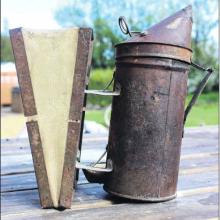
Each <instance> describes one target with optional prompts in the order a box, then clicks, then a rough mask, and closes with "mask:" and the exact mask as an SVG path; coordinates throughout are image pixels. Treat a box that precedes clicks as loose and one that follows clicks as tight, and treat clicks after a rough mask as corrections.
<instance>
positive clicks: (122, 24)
mask: <svg viewBox="0 0 220 220" xmlns="http://www.w3.org/2000/svg"><path fill="white" fill-rule="evenodd" d="M118 24H119V27H120V29H121V31H122V33H124V34H126V35H127V34H128V35H129V36H130V37H131V32H130V30H129V28H128V25H127V23H126V20H125V17H124V16H120V17H119V19H118Z"/></svg>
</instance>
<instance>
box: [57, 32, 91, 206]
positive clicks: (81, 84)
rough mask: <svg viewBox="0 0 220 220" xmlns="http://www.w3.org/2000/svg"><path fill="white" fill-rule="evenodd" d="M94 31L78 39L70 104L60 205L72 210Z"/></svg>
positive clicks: (80, 35) (84, 33)
mask: <svg viewBox="0 0 220 220" xmlns="http://www.w3.org/2000/svg"><path fill="white" fill-rule="evenodd" d="M91 45H92V29H90V28H80V29H79V37H78V47H77V57H76V65H75V74H74V79H73V90H72V97H71V103H70V113H69V123H68V132H67V142H66V151H65V157H64V167H63V176H62V182H61V191H60V199H59V203H60V206H61V207H64V208H70V207H71V202H72V196H73V183H74V178H75V162H76V156H77V150H78V149H79V148H81V147H79V143H80V144H81V141H80V138H81V136H82V133H80V131H81V132H82V130H81V126H82V119H84V118H83V107H84V104H85V93H84V90H85V88H86V86H87V85H86V83H87V77H88V75H89V73H88V72H89V70H90V63H91V60H90V59H91V49H92V46H91Z"/></svg>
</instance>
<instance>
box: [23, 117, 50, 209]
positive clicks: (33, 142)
mask: <svg viewBox="0 0 220 220" xmlns="http://www.w3.org/2000/svg"><path fill="white" fill-rule="evenodd" d="M26 125H27V131H28V137H29V141H30V146H31V153H32V158H33V164H34V170H35V174H36V179H37V185H38V188H39V189H38V192H39V196H40V203H41V206H42V208H51V207H53V202H52V199H51V195H50V188H49V183H48V178H47V171H46V166H45V161H44V155H43V148H42V143H41V138H40V132H39V127H38V123H37V122H36V121H30V122H27V123H26Z"/></svg>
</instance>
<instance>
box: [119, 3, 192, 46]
mask: <svg viewBox="0 0 220 220" xmlns="http://www.w3.org/2000/svg"><path fill="white" fill-rule="evenodd" d="M191 30H192V6H191V5H189V6H187V7H186V8H183V9H182V10H180V11H178V12H176V13H175V14H173V15H171V16H170V17H168V18H166V19H164V20H163V21H161V22H160V23H158V24H156V25H154V26H152V27H151V28H149V29H147V30H145V31H143V32H142V33H139V34H134V35H133V36H132V37H131V38H129V39H128V40H126V41H125V42H122V43H120V44H117V45H116V46H118V45H121V44H125V43H126V44H127V43H159V44H169V45H174V46H179V47H184V48H187V49H190V50H191ZM131 34H132V32H131Z"/></svg>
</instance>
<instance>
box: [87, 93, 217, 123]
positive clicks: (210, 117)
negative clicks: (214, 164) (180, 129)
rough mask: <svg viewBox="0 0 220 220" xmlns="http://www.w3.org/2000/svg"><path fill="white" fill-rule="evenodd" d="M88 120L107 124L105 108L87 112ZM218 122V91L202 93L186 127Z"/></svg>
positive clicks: (190, 96)
mask: <svg viewBox="0 0 220 220" xmlns="http://www.w3.org/2000/svg"><path fill="white" fill-rule="evenodd" d="M191 98H192V95H189V96H188V97H187V99H186V105H187V104H188V103H189V101H190V99H191ZM86 119H87V120H94V121H96V122H98V123H101V124H103V125H104V124H105V122H104V110H90V111H87V112H86ZM217 124H218V93H214V92H212V93H208V94H202V95H201V96H200V97H199V99H198V100H197V102H196V104H195V106H193V108H192V110H191V112H190V113H189V115H188V118H187V121H186V127H195V126H201V125H217Z"/></svg>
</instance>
